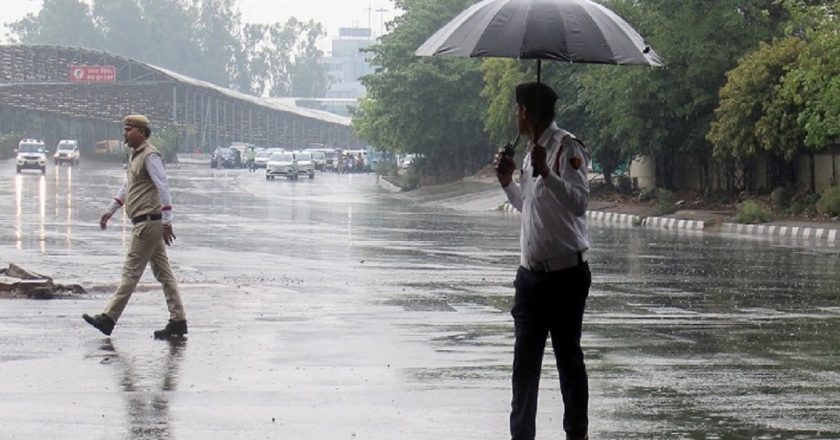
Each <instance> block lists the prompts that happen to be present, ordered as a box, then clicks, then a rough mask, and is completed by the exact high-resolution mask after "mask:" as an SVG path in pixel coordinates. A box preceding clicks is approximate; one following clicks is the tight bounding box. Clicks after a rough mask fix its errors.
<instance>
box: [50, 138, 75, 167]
mask: <svg viewBox="0 0 840 440" xmlns="http://www.w3.org/2000/svg"><path fill="white" fill-rule="evenodd" d="M80 157H81V152H80V151H79V141H75V140H68V139H63V140H60V141H58V146H57V147H56V149H55V154H54V155H53V161H54V163H55V165H56V166H58V165H59V164H62V163H69V164H70V165H71V166H79V159H80Z"/></svg>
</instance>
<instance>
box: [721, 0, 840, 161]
mask: <svg viewBox="0 0 840 440" xmlns="http://www.w3.org/2000/svg"><path fill="white" fill-rule="evenodd" d="M811 3H813V2H811ZM787 7H788V8H789V9H788V12H789V15H790V17H791V19H790V20H789V21H788V24H787V25H786V26H785V29H786V33H787V34H788V36H786V37H784V38H777V39H775V40H773V41H772V42H771V43H762V44H761V45H760V46H759V47H758V49H756V50H754V51H753V52H751V53H749V54H747V55H746V56H744V57H743V58H742V59H741V60H740V62H739V64H738V66H737V67H736V68H734V69H732V70H731V71H730V72H729V73H728V74H727V83H726V85H725V86H724V87H723V88H722V89H721V93H720V96H721V102H720V106H719V107H718V108H717V110H716V111H715V121H714V123H713V124H712V129H711V131H710V132H709V134H708V139H709V140H710V141H711V142H712V143H713V144H714V145H715V150H714V151H715V155H716V156H719V157H735V158H752V157H754V156H756V155H757V154H759V153H760V152H766V153H769V154H771V155H775V156H780V157H783V158H784V160H786V161H791V160H792V159H793V158H794V157H795V156H796V155H797V154H799V153H801V152H803V151H819V150H822V149H825V148H826V147H827V146H828V145H829V144H830V143H831V142H832V141H833V140H836V139H838V138H840V79H838V78H840V34H838V30H840V26H838V17H840V7H838V5H837V4H836V3H835V4H832V5H824V4H818V5H816V6H815V5H813V4H808V2H788V3H787Z"/></svg>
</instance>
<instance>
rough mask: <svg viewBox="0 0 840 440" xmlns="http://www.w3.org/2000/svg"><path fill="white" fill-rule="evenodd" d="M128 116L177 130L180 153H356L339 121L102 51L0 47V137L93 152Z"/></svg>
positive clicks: (352, 139) (337, 117)
mask: <svg viewBox="0 0 840 440" xmlns="http://www.w3.org/2000/svg"><path fill="white" fill-rule="evenodd" d="M132 113H141V114H145V115H147V116H148V117H149V118H150V119H151V120H152V124H153V126H154V127H155V129H156V130H159V129H161V128H165V127H175V128H177V131H178V136H179V144H180V145H181V150H182V151H200V150H203V151H207V150H208V149H211V148H214V147H215V146H221V145H229V144H230V143H231V142H248V143H252V144H256V145H262V146H267V147H287V148H288V147H293V148H300V147H305V146H306V145H308V144H310V143H321V144H325V145H329V146H333V147H357V146H360V145H362V143H361V142H360V141H359V140H358V139H357V138H355V136H354V135H353V131H352V128H351V126H350V118H347V117H344V116H340V115H335V114H332V113H328V112H324V111H318V110H312V109H307V108H300V107H296V106H294V105H290V104H289V103H287V102H284V101H282V100H278V99H274V98H263V97H258V96H253V95H248V94H245V93H241V92H237V91H235V90H231V89H227V88H224V87H220V86H217V85H215V84H211V83H209V82H206V81H202V80H198V79H195V78H191V77H189V76H186V75H182V74H179V73H177V72H173V71H171V70H168V69H164V68H162V67H158V66H154V65H151V64H147V63H143V62H140V61H137V60H134V59H131V58H128V57H123V56H120V55H116V54H112V53H108V52H104V51H100V50H92V49H86V48H81V47H64V46H45V45H0V133H2V132H9V131H15V130H17V131H24V132H26V134H27V135H38V136H40V137H42V138H45V139H51V138H53V137H55V138H58V139H60V138H66V137H67V136H65V135H63V134H61V133H57V132H55V133H53V131H56V130H58V131H61V130H64V131H67V128H66V127H71V128H72V130H75V132H77V133H78V136H77V137H79V138H80V139H84V140H83V144H88V145H92V144H93V142H95V141H96V140H99V139H105V138H118V137H119V135H120V133H121V131H120V130H121V129H120V127H119V124H120V121H121V120H122V118H123V117H124V116H125V115H127V114H132ZM33 120H35V121H36V122H33ZM114 130H116V131H114ZM48 143H49V142H48Z"/></svg>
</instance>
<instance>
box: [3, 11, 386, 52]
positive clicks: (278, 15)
mask: <svg viewBox="0 0 840 440" xmlns="http://www.w3.org/2000/svg"><path fill="white" fill-rule="evenodd" d="M87 3H90V2H87ZM0 4H2V8H0V25H2V26H3V29H2V32H0V38H2V41H3V42H6V41H8V39H7V38H6V34H7V33H8V28H6V24H7V23H9V22H12V21H17V20H20V19H21V18H23V16H24V15H26V14H29V13H35V14H37V12H38V11H39V10H40V9H41V5H42V4H43V0H0ZM239 12H240V13H241V14H242V21H244V22H248V23H275V22H285V21H286V20H287V19H288V18H289V17H292V16H293V17H295V18H297V19H298V20H301V21H308V20H310V19H311V20H315V21H317V22H320V23H321V24H322V25H324V28H325V29H326V31H327V38H325V39H323V40H322V41H321V44H320V46H321V49H322V50H324V51H325V52H327V51H329V50H330V47H329V39H330V38H332V37H334V36H337V35H338V28H340V27H368V24H370V28H371V29H372V30H373V33H374V35H375V36H379V35H380V34H381V33H382V32H383V31H384V28H385V26H384V23H387V22H388V21H389V20H391V19H392V18H394V16H396V15H397V13H398V11H397V10H396V8H395V7H394V5H393V3H392V2H390V1H387V0H373V1H370V0H306V1H299V0H239Z"/></svg>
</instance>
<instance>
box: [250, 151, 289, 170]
mask: <svg viewBox="0 0 840 440" xmlns="http://www.w3.org/2000/svg"><path fill="white" fill-rule="evenodd" d="M281 151H283V149H282V148H267V149H265V150H262V151H260V152H259V153H257V157H256V158H255V159H254V166H255V167H257V168H266V167H268V161H269V160H271V155H272V154H273V153H278V152H281Z"/></svg>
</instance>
